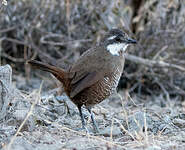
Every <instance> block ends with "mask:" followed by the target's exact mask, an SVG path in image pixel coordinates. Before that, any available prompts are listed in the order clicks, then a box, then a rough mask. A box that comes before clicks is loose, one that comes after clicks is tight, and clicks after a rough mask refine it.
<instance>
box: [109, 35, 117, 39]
mask: <svg viewBox="0 0 185 150" xmlns="http://www.w3.org/2000/svg"><path fill="white" fill-rule="evenodd" d="M116 37H117V36H116V35H114V36H111V37H109V38H108V40H112V39H114V38H116Z"/></svg>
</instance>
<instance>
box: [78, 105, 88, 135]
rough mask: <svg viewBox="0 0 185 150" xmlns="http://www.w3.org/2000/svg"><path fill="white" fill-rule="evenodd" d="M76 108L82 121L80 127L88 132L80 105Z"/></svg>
mask: <svg viewBox="0 0 185 150" xmlns="http://www.w3.org/2000/svg"><path fill="white" fill-rule="evenodd" d="M78 110H79V113H80V117H81V121H82V128H83V129H85V130H86V131H87V132H88V133H89V130H88V129H87V127H86V124H85V119H84V114H83V113H82V106H81V105H79V106H78Z"/></svg>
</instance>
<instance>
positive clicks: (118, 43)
mask: <svg viewBox="0 0 185 150" xmlns="http://www.w3.org/2000/svg"><path fill="white" fill-rule="evenodd" d="M104 43H105V46H106V49H107V50H108V51H109V52H110V53H111V54H112V55H118V56H119V55H120V52H123V53H124V52H125V51H126V49H127V46H128V45H130V44H136V43H137V42H136V40H134V39H131V38H130V37H129V36H128V35H127V34H126V33H125V32H123V31H121V30H119V29H111V30H110V31H109V32H108V33H107V34H106V36H105V38H104Z"/></svg>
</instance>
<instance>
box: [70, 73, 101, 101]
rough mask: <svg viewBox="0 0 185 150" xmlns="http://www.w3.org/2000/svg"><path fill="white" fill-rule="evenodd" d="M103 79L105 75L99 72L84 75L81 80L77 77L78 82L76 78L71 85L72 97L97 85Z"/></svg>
mask: <svg viewBox="0 0 185 150" xmlns="http://www.w3.org/2000/svg"><path fill="white" fill-rule="evenodd" d="M103 77H104V75H103V74H102V73H99V72H87V73H86V74H83V76H81V78H79V77H77V78H78V80H76V78H74V80H72V84H71V92H70V97H71V98H73V97H74V96H76V95H77V94H78V93H80V92H81V91H83V90H84V89H86V88H88V87H90V86H91V85H93V84H95V83H96V82H97V81H99V80H101V79H103ZM74 81H75V82H74Z"/></svg>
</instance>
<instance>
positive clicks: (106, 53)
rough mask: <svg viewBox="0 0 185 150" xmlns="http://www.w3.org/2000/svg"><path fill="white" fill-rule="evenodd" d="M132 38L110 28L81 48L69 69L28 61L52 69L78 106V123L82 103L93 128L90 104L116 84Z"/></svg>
mask: <svg viewBox="0 0 185 150" xmlns="http://www.w3.org/2000/svg"><path fill="white" fill-rule="evenodd" d="M135 43H136V40H133V39H131V38H129V37H128V35H127V34H126V33H124V32H122V31H121V30H119V29H112V30H110V31H109V32H108V33H107V34H106V35H105V37H104V38H103V39H102V40H101V42H100V44H99V45H96V46H95V47H93V48H91V49H89V50H87V51H86V52H84V53H83V54H82V55H81V57H80V58H79V59H78V60H77V62H76V63H74V64H73V65H72V66H71V67H70V69H69V70H64V69H62V68H58V67H55V66H51V65H48V64H45V63H42V62H38V61H36V60H30V61H28V63H29V64H31V65H32V66H35V67H36V68H38V69H41V70H44V71H47V72H50V73H52V74H53V75H54V76H55V77H56V78H57V79H58V80H59V81H60V82H61V83H62V84H63V87H64V90H65V92H66V94H67V96H68V97H69V98H70V99H71V101H72V102H73V103H74V104H75V105H76V106H77V107H78V110H79V113H80V117H81V121H82V127H83V128H85V129H86V130H87V128H86V123H85V120H84V115H83V113H82V109H81V108H82V106H83V105H85V107H86V108H87V110H88V111H89V113H90V114H91V120H92V122H93V126H94V128H95V130H96V131H99V130H98V127H97V124H96V122H95V120H94V117H93V113H92V111H91V108H92V106H94V105H95V104H98V103H100V102H102V101H103V100H104V99H105V98H107V97H109V96H110V95H111V94H112V93H113V92H114V91H115V90H116V87H117V85H118V82H119V79H120V77H121V74H122V71H123V67H124V62H125V58H124V53H125V52H126V48H127V46H128V45H129V44H135Z"/></svg>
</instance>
